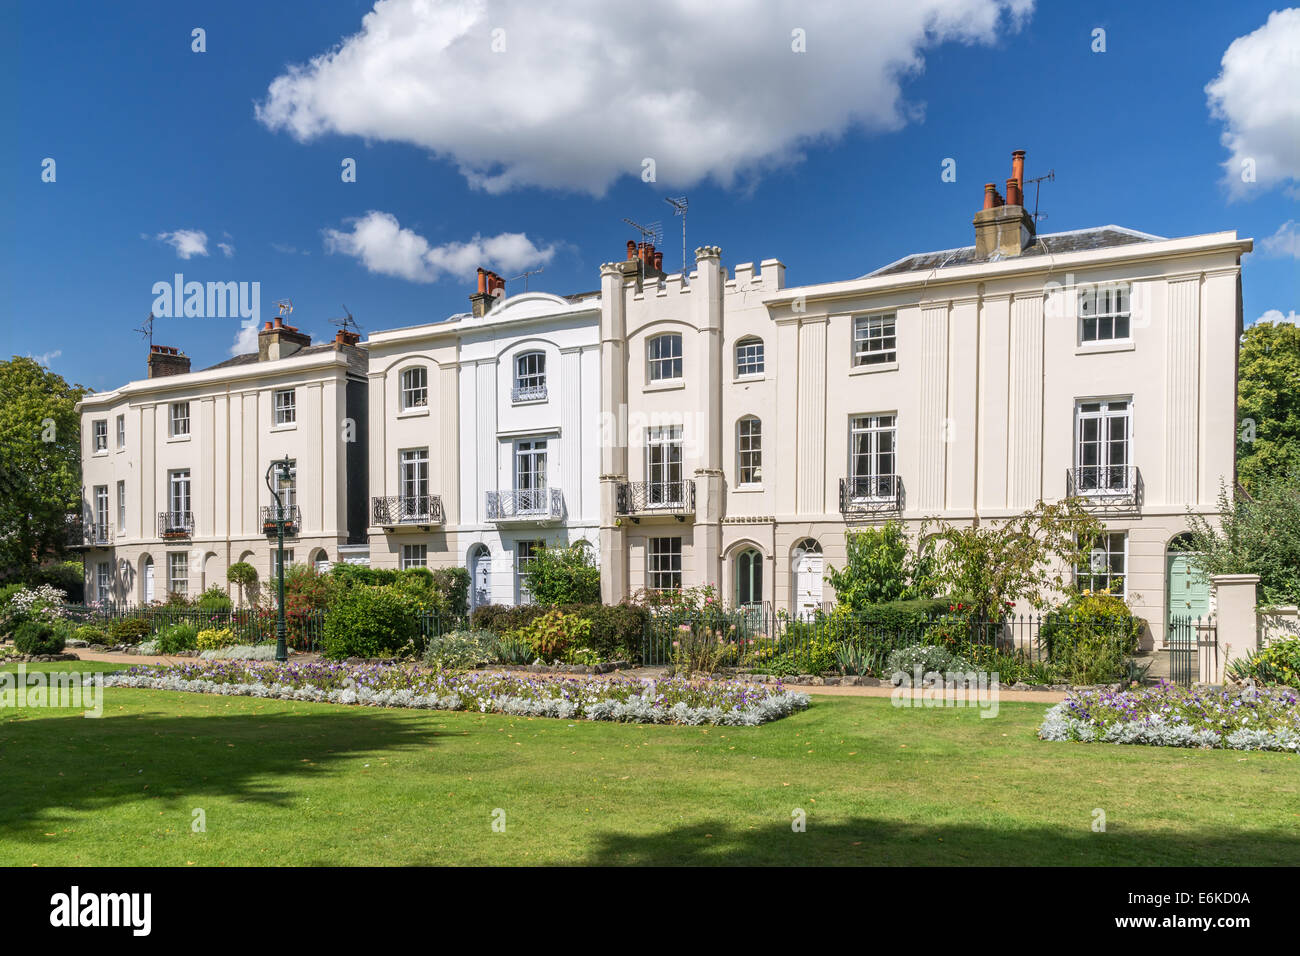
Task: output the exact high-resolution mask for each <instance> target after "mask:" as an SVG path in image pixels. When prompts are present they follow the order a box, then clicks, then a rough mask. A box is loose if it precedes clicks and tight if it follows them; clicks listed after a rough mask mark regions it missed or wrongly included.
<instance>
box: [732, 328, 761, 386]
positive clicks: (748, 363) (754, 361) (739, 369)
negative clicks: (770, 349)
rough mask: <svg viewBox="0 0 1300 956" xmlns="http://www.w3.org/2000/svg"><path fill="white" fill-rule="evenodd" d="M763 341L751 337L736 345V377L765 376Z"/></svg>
mask: <svg viewBox="0 0 1300 956" xmlns="http://www.w3.org/2000/svg"><path fill="white" fill-rule="evenodd" d="M763 368H764V363H763V340H762V339H760V338H755V337H754V336H749V337H748V338H743V339H741V340H740V341H739V342H737V343H736V377H737V378H741V377H742V376H745V375H762V374H763Z"/></svg>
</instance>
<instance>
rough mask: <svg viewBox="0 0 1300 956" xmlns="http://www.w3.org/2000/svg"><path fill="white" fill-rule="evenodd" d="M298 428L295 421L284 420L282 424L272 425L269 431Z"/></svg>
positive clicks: (295, 429) (291, 430)
mask: <svg viewBox="0 0 1300 956" xmlns="http://www.w3.org/2000/svg"><path fill="white" fill-rule="evenodd" d="M297 430H298V423H297V422H285V423H284V424H283V425H272V426H271V432H272V434H274V433H275V432H296V431H297Z"/></svg>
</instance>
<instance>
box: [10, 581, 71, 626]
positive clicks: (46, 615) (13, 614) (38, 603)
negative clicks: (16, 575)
mask: <svg viewBox="0 0 1300 956" xmlns="http://www.w3.org/2000/svg"><path fill="white" fill-rule="evenodd" d="M66 596H67V595H66V594H65V593H64V592H63V591H61V590H59V589H58V588H56V587H54V586H53V585H50V584H42V585H40V586H39V587H35V588H27V587H19V588H18V589H17V590H16V591H13V592H12V593H11V595H10V597H9V600H8V601H7V602H6V603H5V604H4V605H3V606H2V607H0V631H2V632H5V633H12V632H15V631H16V629H17V627H18V625H20V624H23V623H25V622H26V621H44V622H46V623H53V622H55V621H58V620H60V619H62V617H63V601H64V598H65V597H66Z"/></svg>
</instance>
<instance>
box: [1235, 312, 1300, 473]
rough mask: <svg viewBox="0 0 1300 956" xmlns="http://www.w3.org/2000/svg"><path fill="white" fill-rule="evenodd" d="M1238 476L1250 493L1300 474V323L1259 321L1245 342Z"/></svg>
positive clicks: (1240, 373) (1239, 391)
mask: <svg viewBox="0 0 1300 956" xmlns="http://www.w3.org/2000/svg"><path fill="white" fill-rule="evenodd" d="M1237 416H1238V426H1237V475H1238V479H1239V480H1240V481H1241V483H1242V486H1243V487H1245V489H1246V490H1247V491H1249V492H1250V493H1251V494H1255V492H1256V491H1258V490H1260V489H1262V488H1263V486H1264V485H1265V484H1266V483H1267V482H1268V481H1270V480H1272V479H1285V478H1286V477H1287V476H1288V475H1292V474H1296V473H1300V326H1297V325H1294V324H1292V323H1290V322H1277V323H1273V322H1256V323H1255V324H1254V325H1252V326H1251V327H1250V328H1248V329H1247V330H1246V334H1245V336H1244V337H1243V338H1242V342H1241V354H1240V357H1239V360H1238V377H1237Z"/></svg>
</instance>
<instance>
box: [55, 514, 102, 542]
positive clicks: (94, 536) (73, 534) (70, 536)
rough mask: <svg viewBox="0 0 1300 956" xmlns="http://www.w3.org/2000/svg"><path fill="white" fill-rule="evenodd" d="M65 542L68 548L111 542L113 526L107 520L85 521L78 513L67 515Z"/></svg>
mask: <svg viewBox="0 0 1300 956" xmlns="http://www.w3.org/2000/svg"><path fill="white" fill-rule="evenodd" d="M66 534H67V542H68V547H70V548H95V547H102V546H103V545H106V544H111V543H112V541H113V528H112V526H111V525H109V524H108V523H107V522H99V523H97V522H93V521H86V520H85V519H84V518H82V517H80V516H78V515H69V516H68V522H67V530H66Z"/></svg>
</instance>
